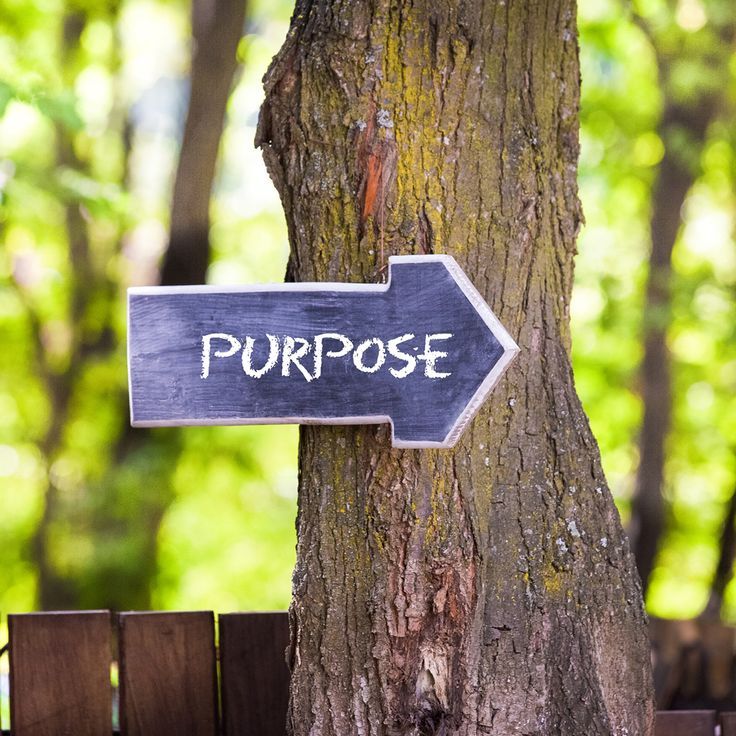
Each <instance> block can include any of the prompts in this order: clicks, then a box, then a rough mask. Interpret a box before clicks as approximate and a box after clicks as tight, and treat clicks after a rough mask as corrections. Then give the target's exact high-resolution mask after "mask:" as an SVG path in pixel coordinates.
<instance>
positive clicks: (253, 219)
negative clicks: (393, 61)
mask: <svg viewBox="0 0 736 736" xmlns="http://www.w3.org/2000/svg"><path fill="white" fill-rule="evenodd" d="M729 6H730V0H728V1H727V2H725V1H724V2H705V0H679V1H678V2H676V3H672V2H667V1H666V0H646V1H645V0H642V2H640V3H638V4H635V5H634V6H633V9H632V6H629V5H628V4H627V3H624V2H623V0H581V2H580V32H581V53H582V76H583V101H582V131H581V139H582V154H581V163H580V190H581V197H582V199H583V204H584V208H585V213H586V218H587V224H586V226H585V228H584V230H583V232H582V235H581V238H580V243H579V251H580V255H579V257H578V262H577V275H576V285H575V292H574V299H573V307H572V314H573V339H574V365H575V375H576V382H577V387H578V391H579V392H580V394H581V396H582V399H583V401H584V404H585V406H586V409H587V411H588V413H589V415H590V418H591V423H592V425H593V429H594V432H595V434H596V436H597V437H598V439H599V442H600V445H601V450H602V455H603V463H604V467H605V469H606V472H607V474H608V478H609V481H610V483H611V486H612V489H613V491H614V494H615V496H616V499H617V502H618V504H619V507H620V509H621V511H622V515H623V517H624V520H626V519H627V517H628V513H629V504H630V497H631V492H632V488H633V478H634V473H635V469H636V464H637V449H636V437H637V432H638V427H639V424H640V421H641V415H642V407H641V402H640V398H639V395H638V388H637V370H638V365H639V361H640V359H641V355H642V346H641V339H640V337H641V332H642V319H643V318H642V311H643V310H642V307H643V288H644V283H645V279H646V274H647V255H648V249H649V244H648V238H649V230H648V227H649V223H648V218H649V204H650V195H651V188H652V184H653V181H654V178H655V176H656V172H657V165H658V164H659V163H660V161H661V160H662V157H663V155H664V150H665V149H664V146H665V142H664V141H663V140H662V139H661V138H660V137H659V135H658V133H657V124H658V121H659V118H660V115H661V112H662V104H663V101H662V99H663V89H662V77H661V75H660V74H658V68H657V57H656V55H655V53H654V51H653V47H652V43H653V38H652V37H651V36H650V35H648V33H647V32H645V30H644V28H643V26H642V24H641V22H640V19H641V18H644V19H646V20H647V23H648V27H649V28H650V29H651V28H654V29H655V31H656V41H657V43H658V44H660V45H661V47H662V48H664V49H665V50H666V52H667V54H668V59H669V60H670V61H669V62H668V65H667V69H668V77H667V79H668V84H669V85H670V87H669V88H668V90H667V93H668V94H675V95H688V94H692V93H693V90H694V89H699V88H702V87H704V86H705V87H707V86H710V87H714V88H715V89H717V90H725V93H724V105H727V104H732V103H733V100H734V98H735V97H736V95H734V94H733V91H734V90H733V88H734V86H736V56H734V55H733V54H732V55H731V56H730V59H729V58H726V60H725V62H724V68H723V74H722V75H721V76H719V77H718V78H713V77H712V76H711V75H709V74H705V73H704V72H703V68H702V65H701V64H699V62H698V59H700V58H702V56H703V54H705V55H707V54H709V53H711V51H712V50H713V49H715V48H716V47H717V46H718V43H719V41H718V39H717V38H716V37H715V36H714V33H715V31H714V30H713V29H714V28H716V26H717V24H715V20H717V18H718V14H719V13H720V14H724V13H725V14H727V13H728V12H731V13H733V10H732V9H730V8H729ZM290 9H291V8H290V3H288V2H285V1H284V0H278V1H276V0H258V2H251V3H250V6H249V18H248V23H247V28H246V33H245V35H244V37H243V40H242V42H241V44H240V48H239V52H238V53H239V57H240V60H241V61H242V64H243V68H242V73H241V74H240V76H239V78H238V80H237V85H236V87H235V89H234V91H233V94H232V97H231V100H230V104H229V111H228V123H227V127H226V130H225V133H224V136H223V141H222V147H221V153H220V165H219V170H218V175H217V180H216V186H215V191H214V195H213V200H212V203H211V213H212V231H211V238H212V244H213V259H212V262H211V265H210V269H209V273H208V280H209V281H210V282H212V283H239V282H258V281H279V280H281V279H282V278H283V273H284V267H285V261H286V256H287V249H288V245H287V241H286V231H285V225H284V220H283V214H282V212H281V207H280V203H279V201H278V197H277V195H276V193H275V191H274V189H273V187H272V185H271V184H270V181H269V180H268V177H267V174H266V172H265V169H264V166H263V164H262V161H261V157H260V153H259V152H258V151H256V150H255V149H254V148H253V138H254V134H255V124H256V121H257V114H258V108H259V105H260V101H261V98H262V90H261V82H260V80H261V77H262V75H263V73H264V72H265V69H266V67H267V65H268V62H269V61H270V59H271V57H272V56H273V54H274V53H275V52H276V51H277V50H278V48H279V46H280V44H281V43H282V41H283V38H284V36H285V34H286V30H287V28H288V17H289V12H290ZM79 13H81V14H83V15H84V17H85V19H86V20H85V24H84V27H83V29H82V30H81V34H80V35H79V42H78V44H76V45H75V46H74V47H72V48H65V47H64V44H63V33H64V27H65V26H64V21H65V19H68V18H69V17H70V15H74V14H79ZM636 15H638V17H639V21H638V20H637V18H636ZM188 32H189V31H188V7H187V6H186V5H185V4H184V3H182V2H180V1H179V0H123V1H121V2H113V0H107V1H106V2H92V0H88V1H87V2H86V3H85V2H84V1H83V0H67V1H66V2H65V0H4V3H3V12H2V13H1V14H0V242H1V243H2V252H1V254H0V335H1V336H2V346H3V350H2V351H0V510H1V513H0V539H2V541H3V543H2V544H1V545H0V610H2V611H23V610H29V609H31V608H33V606H34V605H35V602H36V601H37V586H38V575H37V569H36V566H35V560H34V545H33V538H34V531H35V530H36V529H37V527H38V525H39V523H40V522H41V516H42V512H43V497H44V493H45V492H46V489H47V486H48V483H47V479H48V478H49V477H50V478H51V479H52V481H53V483H54V484H55V487H56V488H58V491H59V497H58V504H57V507H56V509H55V515H54V519H53V521H52V523H51V526H50V532H49V545H50V554H51V557H52V560H53V566H54V568H55V569H56V572H57V573H58V574H59V575H60V576H62V577H63V578H64V579H65V580H68V581H71V582H72V584H73V595H74V599H75V600H76V602H77V604H78V605H79V606H82V607H94V606H101V605H110V606H113V607H116V608H135V607H141V606H147V605H151V606H153V607H156V608H214V609H215V610H220V611H225V610H234V609H258V608H284V607H285V606H286V605H287V604H288V599H289V588H290V571H291V567H292V565H293V559H294V542H295V540H294V517H295V512H296V430H295V428H293V427H250V428H194V429H187V430H185V431H175V430H170V431H169V430H160V431H157V432H156V433H153V437H152V438H149V439H148V440H146V441H145V442H142V443H141V444H140V445H139V446H137V447H134V448H133V449H132V451H131V452H129V453H128V454H126V456H125V462H118V460H117V458H116V453H117V452H118V450H119V449H120V448H119V443H120V437H121V433H122V429H121V427H122V426H123V425H124V422H125V420H126V416H127V415H126V412H127V406H126V400H125V396H126V393H125V392H126V375H125V335H124V318H125V315H124V291H125V288H126V287H127V286H128V285H131V284H140V283H150V282H151V281H152V280H153V279H154V278H155V273H156V265H157V262H158V260H159V258H160V256H161V253H162V250H163V249H164V248H165V245H166V237H167V236H166V229H167V218H168V203H169V198H170V194H171V186H172V181H173V172H174V169H175V165H176V157H177V150H178V141H179V136H180V134H181V126H182V117H183V114H184V110H185V105H186V74H187V68H188V54H189V46H188V44H189V40H188ZM693 49H695V51H693ZM696 52H697V53H696ZM731 53H732V52H731ZM723 120H726V121H727V117H724V118H723ZM63 140H68V141H69V142H70V145H71V148H72V149H73V159H74V160H73V161H71V162H69V161H68V160H64V159H63V157H60V150H59V147H60V146H59V141H63ZM679 145H680V146H681V148H682V152H683V155H688V144H687V140H686V138H683V140H682V141H681V142H680V143H679ZM735 146H736V131H735V130H734V126H733V125H729V124H728V123H727V122H722V123H718V124H716V125H714V126H713V129H712V130H711V131H710V134H709V137H708V143H707V146H706V148H705V151H704V153H703V155H702V161H701V162H700V163H701V165H702V173H701V174H700V175H699V176H698V178H697V182H696V184H695V186H694V187H693V190H692V192H691V193H690V195H689V197H688V199H687V202H686V207H685V212H684V217H685V226H684V228H683V231H682V235H681V237H680V239H679V241H678V243H677V246H676V249H675V256H674V268H675V288H674V302H673V307H672V315H671V318H672V322H671V327H670V344H671V348H672V351H673V356H674V359H675V365H674V388H675V391H674V397H675V415H674V428H673V432H672V434H671V438H670V441H669V446H668V461H667V488H666V494H667V499H668V501H669V508H670V512H669V520H668V521H669V525H668V533H667V539H666V542H665V546H664V548H663V551H662V554H661V557H660V564H659V566H658V568H657V570H656V572H655V578H654V580H653V583H652V587H651V589H650V594H649V601H648V603H649V607H650V610H651V611H652V612H653V613H655V614H658V615H670V616H689V615H694V614H697V613H698V612H699V611H700V609H701V608H702V606H703V604H704V603H705V599H706V596H707V588H708V584H709V580H710V576H711V574H712V569H713V566H714V564H715V559H716V555H717V539H718V534H719V529H720V524H721V519H722V515H723V509H724V504H725V502H726V501H727V499H728V497H729V495H730V494H731V493H732V492H733V490H734V486H735V485H736V459H735V458H734V448H736V398H735V396H736V247H735V246H734V242H733V230H734V204H735V203H734V186H733V184H734V179H735V175H736V153H734V151H735ZM70 208H79V211H81V213H82V216H83V218H84V221H85V223H86V227H87V232H88V237H89V245H90V253H91V261H92V263H91V267H90V268H91V269H92V271H91V272H93V273H94V274H95V278H96V281H95V282H94V289H91V293H89V294H87V298H88V300H89V303H88V304H87V308H86V309H85V310H84V313H83V322H84V324H83V329H81V331H80V330H79V329H77V327H76V326H75V324H74V314H75V312H74V309H75V298H76V296H75V295H76V294H77V293H78V292H79V289H80V281H81V282H84V279H81V280H80V275H79V272H78V271H75V269H74V264H73V262H72V260H71V259H70V250H69V238H68V213H69V211H70ZM90 284H91V282H90ZM81 286H82V287H84V286H85V284H84V283H81ZM80 339H82V340H84V341H85V344H86V343H87V342H89V343H90V345H92V346H93V348H94V349H92V348H90V350H89V351H87V352H86V353H85V357H84V360H83V361H82V362H81V363H80V364H79V365H78V366H76V365H75V366H74V368H75V371H74V375H73V381H72V385H71V388H70V400H69V406H68V409H67V414H66V421H65V422H64V426H63V428H62V432H61V437H60V439H59V441H58V442H57V443H56V445H54V449H53V451H49V450H48V443H47V442H46V438H47V436H48V433H49V428H50V427H51V426H52V420H53V412H54V404H53V402H52V399H51V397H50V393H49V385H48V382H44V379H43V375H42V371H40V370H39V357H38V356H39V354H42V355H43V356H45V357H44V360H45V361H46V367H45V370H46V373H47V374H48V375H50V376H52V377H54V376H57V377H58V376H63V375H65V371H66V370H67V369H68V368H69V362H70V360H72V357H71V356H73V354H74V344H75V341H76V340H80ZM77 369H78V370H77ZM141 580H144V581H145V582H146V590H145V594H143V593H141V585H140V582H141ZM731 587H732V589H731V591H730V596H729V597H728V600H727V605H728V612H729V615H730V616H731V617H732V618H734V619H736V589H734V588H733V586H731Z"/></svg>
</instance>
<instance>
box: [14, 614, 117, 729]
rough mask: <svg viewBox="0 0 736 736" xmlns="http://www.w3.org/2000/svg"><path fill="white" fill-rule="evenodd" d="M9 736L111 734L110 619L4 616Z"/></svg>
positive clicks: (93, 615) (49, 615)
mask: <svg viewBox="0 0 736 736" xmlns="http://www.w3.org/2000/svg"><path fill="white" fill-rule="evenodd" d="M8 627H9V631H10V707H11V711H10V727H11V731H12V733H13V736H67V735H68V736H72V735H73V736H85V735H86V734H89V736H100V734H108V733H111V732H112V690H111V686H110V657H111V655H110V634H111V631H110V613H109V611H87V612H83V613H81V612H80V613H33V614H21V615H11V616H8Z"/></svg>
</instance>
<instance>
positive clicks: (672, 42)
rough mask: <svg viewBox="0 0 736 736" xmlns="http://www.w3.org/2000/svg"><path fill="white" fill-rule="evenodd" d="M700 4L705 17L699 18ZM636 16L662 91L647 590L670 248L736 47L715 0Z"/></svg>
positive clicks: (652, 272) (661, 508)
mask: <svg viewBox="0 0 736 736" xmlns="http://www.w3.org/2000/svg"><path fill="white" fill-rule="evenodd" d="M706 7H707V10H708V11H710V15H711V21H710V23H706V22H705V21H706V19H707V16H706V15H705V13H706ZM663 16H664V17H663ZM635 17H636V19H637V22H638V23H639V24H640V25H641V27H642V28H643V29H644V31H645V33H646V35H647V38H648V40H649V41H650V43H651V44H652V48H653V50H654V53H655V57H656V60H657V69H658V72H659V89H660V91H661V95H662V112H661V117H660V120H659V124H658V126H657V135H658V136H659V139H660V140H661V141H662V145H663V156H662V159H661V161H660V162H659V164H658V166H657V171H656V180H655V184H654V189H653V192H652V201H651V219H650V233H651V243H652V247H651V252H650V257H649V274H648V278H647V286H646V305H645V311H644V338H643V343H644V357H643V361H642V366H641V392H642V400H643V403H644V417H643V421H642V426H641V432H640V437H639V455H640V460H639V467H638V470H637V475H636V487H635V489H634V499H633V507H632V519H631V529H630V536H631V539H632V546H633V551H634V555H635V557H636V561H637V568H638V570H639V575H640V576H641V579H642V585H643V587H644V590H645V592H646V589H647V587H648V585H649V580H650V577H651V574H652V571H653V568H654V561H655V557H656V554H657V549H658V547H659V543H660V539H661V536H662V533H663V531H664V529H665V505H664V499H663V485H664V475H665V442H666V440H667V436H668V434H669V430H670V415H671V411H672V396H671V385H670V384H671V378H670V372H671V369H670V355H669V350H668V347H667V337H668V334H669V326H670V320H671V317H670V314H671V310H672V306H671V296H670V292H671V281H672V252H673V248H674V246H675V242H676V240H677V237H678V234H679V233H680V230H681V226H682V219H683V217H682V210H683V206H684V204H685V198H686V197H687V195H688V194H689V192H690V191H691V189H692V187H693V185H694V184H695V182H696V181H697V180H698V178H699V177H700V175H701V173H702V168H701V158H702V155H703V151H704V149H705V144H706V138H707V135H708V132H709V129H710V127H711V125H712V124H713V123H714V121H715V120H716V119H717V118H718V117H719V116H723V115H726V116H729V115H730V114H731V113H732V109H730V106H729V102H730V100H731V97H730V95H731V90H730V88H729V84H728V80H729V77H730V72H729V68H728V64H729V60H730V58H731V56H732V54H733V53H734V50H735V49H736V45H735V44H736V9H734V6H733V4H731V3H721V2H713V3H710V4H708V6H705V7H703V6H699V5H698V6H696V7H695V8H691V9H690V10H688V9H687V6H686V5H682V4H681V5H679V6H678V5H674V4H671V5H670V7H669V8H663V10H662V11H660V12H659V13H656V14H652V15H636V16H635ZM683 26H684V27H683Z"/></svg>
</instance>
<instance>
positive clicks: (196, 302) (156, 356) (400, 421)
mask: <svg viewBox="0 0 736 736" xmlns="http://www.w3.org/2000/svg"><path fill="white" fill-rule="evenodd" d="M518 350H519V349H518V347H517V345H516V343H515V342H514V341H513V340H512V339H511V337H510V336H509V334H508V333H507V332H506V330H505V329H504V328H503V327H502V326H501V324H500V322H499V321H498V320H497V319H496V317H495V316H494V314H493V313H492V312H491V310H490V308H489V307H488V305H487V304H486V303H485V301H484V300H483V298H482V297H481V295H480V294H479V293H478V292H477V291H476V289H475V288H474V287H473V285H472V284H471V283H470V281H469V280H468V278H467V276H466V275H465V274H464V273H463V271H462V270H461V269H460V267H459V266H458V265H457V263H456V262H455V260H454V259H453V258H451V257H450V256H446V255H429V256H393V257H391V258H390V259H389V280H388V283H386V284H332V283H301V284H271V285H262V286H245V287H235V288H228V287H214V286H185V287H140V288H132V289H129V290H128V371H129V382H130V411H131V421H132V423H133V425H134V426H140V427H153V426H163V425H203V424H269V423H285V424H297V423H300V424H372V423H381V422H390V423H391V425H392V428H393V432H392V438H393V444H394V446H395V447H450V446H452V445H453V444H454V443H455V442H456V441H457V439H458V437H459V436H460V434H461V433H462V431H463V429H464V427H465V426H466V425H467V424H468V422H469V421H470V420H471V418H472V417H473V415H474V414H475V412H476V411H477V410H478V408H479V407H480V405H481V404H482V403H483V401H484V399H485V398H486V396H487V395H488V393H489V392H490V390H491V389H492V388H493V386H494V385H495V384H496V382H497V381H498V379H499V378H500V377H501V374H502V373H503V372H504V370H505V369H506V367H507V366H508V365H509V363H510V362H511V360H512V359H513V357H514V355H515V354H516V353H517V352H518Z"/></svg>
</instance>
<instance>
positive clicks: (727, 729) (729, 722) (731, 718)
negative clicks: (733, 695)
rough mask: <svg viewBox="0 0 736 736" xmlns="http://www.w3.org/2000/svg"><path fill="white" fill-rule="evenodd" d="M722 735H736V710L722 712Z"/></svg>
mask: <svg viewBox="0 0 736 736" xmlns="http://www.w3.org/2000/svg"><path fill="white" fill-rule="evenodd" d="M721 736H736V712H729V713H721Z"/></svg>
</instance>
